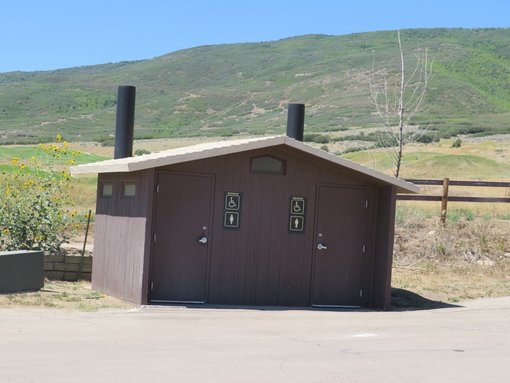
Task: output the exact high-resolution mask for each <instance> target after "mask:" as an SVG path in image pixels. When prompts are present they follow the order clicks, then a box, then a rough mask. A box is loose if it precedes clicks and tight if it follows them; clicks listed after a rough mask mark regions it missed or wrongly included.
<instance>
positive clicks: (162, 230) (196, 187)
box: [150, 172, 214, 303]
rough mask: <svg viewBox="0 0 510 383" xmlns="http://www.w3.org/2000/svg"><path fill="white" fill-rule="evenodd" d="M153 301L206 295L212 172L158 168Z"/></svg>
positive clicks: (200, 299) (197, 299) (191, 300)
mask: <svg viewBox="0 0 510 383" xmlns="http://www.w3.org/2000/svg"><path fill="white" fill-rule="evenodd" d="M157 183H158V186H157V195H156V212H155V222H154V223H155V226H154V227H155V228H156V229H155V243H154V252H153V258H152V268H151V269H152V278H151V279H152V280H151V287H150V288H151V294H150V296H151V302H154V303H158V302H160V303H164V302H168V303H171V302H176V303H177V302H182V303H204V302H206V301H207V276H208V263H209V249H210V244H209V238H210V234H211V229H210V228H211V216H212V211H211V210H212V200H213V198H212V197H213V184H214V178H213V176H208V175H197V174H179V173H170V172H159V173H158V175H157Z"/></svg>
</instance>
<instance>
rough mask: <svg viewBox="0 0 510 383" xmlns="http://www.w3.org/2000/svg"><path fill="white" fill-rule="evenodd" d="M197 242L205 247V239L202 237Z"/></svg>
mask: <svg viewBox="0 0 510 383" xmlns="http://www.w3.org/2000/svg"><path fill="white" fill-rule="evenodd" d="M198 242H199V243H201V244H202V245H205V244H206V243H207V237H206V236H203V237H202V238H199V239H198Z"/></svg>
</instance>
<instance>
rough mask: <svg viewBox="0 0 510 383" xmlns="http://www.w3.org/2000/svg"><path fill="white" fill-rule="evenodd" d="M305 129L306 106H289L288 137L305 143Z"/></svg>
mask: <svg viewBox="0 0 510 383" xmlns="http://www.w3.org/2000/svg"><path fill="white" fill-rule="evenodd" d="M304 129H305V104H289V109H288V112H287V136H289V137H290V138H294V139H295V140H298V141H303V131H304Z"/></svg>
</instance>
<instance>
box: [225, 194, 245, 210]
mask: <svg viewBox="0 0 510 383" xmlns="http://www.w3.org/2000/svg"><path fill="white" fill-rule="evenodd" d="M240 209H241V193H234V192H226V193H225V210H230V211H239V210H240Z"/></svg>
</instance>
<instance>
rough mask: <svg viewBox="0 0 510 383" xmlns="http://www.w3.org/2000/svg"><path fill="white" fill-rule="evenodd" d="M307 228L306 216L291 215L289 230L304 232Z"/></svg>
mask: <svg viewBox="0 0 510 383" xmlns="http://www.w3.org/2000/svg"><path fill="white" fill-rule="evenodd" d="M304 230H305V217H303V216H302V215H291V216H290V219H289V231H293V232H302V231H304Z"/></svg>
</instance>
